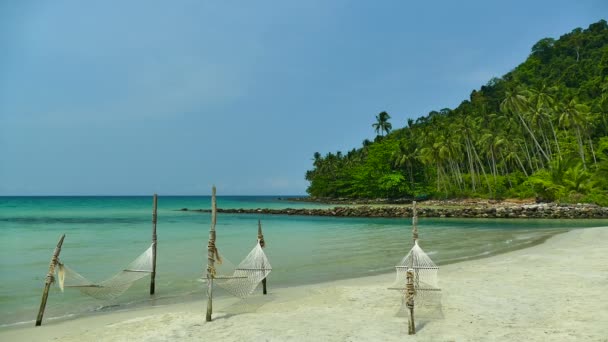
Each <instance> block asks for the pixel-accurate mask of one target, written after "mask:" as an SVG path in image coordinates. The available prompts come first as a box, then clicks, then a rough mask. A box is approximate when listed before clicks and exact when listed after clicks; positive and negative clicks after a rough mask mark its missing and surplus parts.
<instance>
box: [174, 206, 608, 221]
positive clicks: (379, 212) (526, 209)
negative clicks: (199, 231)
mask: <svg viewBox="0 0 608 342" xmlns="http://www.w3.org/2000/svg"><path fill="white" fill-rule="evenodd" d="M179 210H180V211H195V212H210V210H208V209H188V208H182V209H179ZM218 212H219V213H230V214H258V215H259V214H264V215H299V216H335V217H411V216H412V208H411V206H407V207H406V206H365V205H364V206H348V207H334V208H328V209H303V208H298V209H293V208H285V209H267V208H258V209H221V208H218ZM417 212H418V216H420V217H458V218H542V219H589V218H596V219H600V218H608V207H599V206H595V205H587V204H580V205H559V204H546V203H541V204H527V205H518V206H505V207H501V206H498V207H496V206H491V207H468V208H433V207H419V208H418V209H417Z"/></svg>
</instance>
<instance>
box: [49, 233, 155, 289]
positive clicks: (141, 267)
mask: <svg viewBox="0 0 608 342" xmlns="http://www.w3.org/2000/svg"><path fill="white" fill-rule="evenodd" d="M153 246H154V244H152V245H151V246H150V247H149V248H148V249H147V250H146V251H145V252H143V253H142V254H141V255H140V256H138V257H137V258H136V259H135V260H133V262H131V263H130V264H129V265H128V266H127V267H126V268H125V269H123V270H122V271H120V272H118V273H116V274H115V275H114V276H112V277H110V278H108V279H106V280H104V281H102V282H99V283H97V284H96V283H93V282H92V281H90V280H88V279H86V278H85V277H83V276H82V275H80V274H79V273H78V272H76V271H74V270H72V269H71V268H69V267H67V266H66V265H64V264H63V263H58V264H57V265H58V269H57V278H58V285H59V288H60V289H61V291H63V290H64V288H66V287H67V288H76V289H78V290H80V292H82V293H83V294H86V295H88V296H91V297H93V298H97V299H114V298H116V297H118V296H120V295H121V294H123V293H124V292H125V291H127V289H128V288H129V287H131V285H133V283H135V282H136V281H138V280H139V279H141V278H144V277H145V276H147V275H148V274H150V273H152V247H153Z"/></svg>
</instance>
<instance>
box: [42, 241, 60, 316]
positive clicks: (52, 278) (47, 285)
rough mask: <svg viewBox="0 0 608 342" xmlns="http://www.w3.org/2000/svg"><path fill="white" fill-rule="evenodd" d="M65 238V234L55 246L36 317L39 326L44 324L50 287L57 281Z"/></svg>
mask: <svg viewBox="0 0 608 342" xmlns="http://www.w3.org/2000/svg"><path fill="white" fill-rule="evenodd" d="M63 239H65V234H63V235H61V238H59V242H58V243H57V247H55V251H54V252H53V257H52V258H51V263H50V264H49V273H48V274H47V275H46V280H45V282H44V291H43V292H42V301H41V302H40V310H38V317H37V318H36V326H37V327H38V326H40V325H41V324H42V316H43V315H44V309H45V308H46V300H47V298H48V297H49V288H50V287H51V284H52V283H53V282H54V281H55V276H54V275H55V266H57V263H58V262H59V253H61V245H63Z"/></svg>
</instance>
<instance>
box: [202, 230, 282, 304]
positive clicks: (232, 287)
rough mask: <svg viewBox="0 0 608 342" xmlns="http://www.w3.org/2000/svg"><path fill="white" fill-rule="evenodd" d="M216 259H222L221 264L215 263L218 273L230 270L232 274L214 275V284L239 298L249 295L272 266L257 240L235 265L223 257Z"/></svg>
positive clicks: (225, 272)
mask: <svg viewBox="0 0 608 342" xmlns="http://www.w3.org/2000/svg"><path fill="white" fill-rule="evenodd" d="M218 260H222V263H221V264H216V265H217V266H216V271H217V272H218V274H219V273H224V274H229V273H230V271H231V270H232V275H229V276H226V275H214V277H213V279H214V282H215V284H217V285H218V286H219V287H221V288H222V289H224V290H226V291H227V292H228V293H230V294H231V295H233V296H235V297H239V298H246V297H248V296H250V295H251V294H252V293H253V291H254V290H255V289H256V287H257V286H258V284H259V283H260V282H261V281H262V280H264V279H265V278H266V277H267V276H268V275H269V274H270V271H272V266H270V262H269V261H268V258H267V257H266V253H264V250H263V249H262V246H261V245H260V241H259V240H258V243H257V244H256V245H255V247H253V249H252V250H251V252H249V254H247V256H246V257H245V258H244V259H243V261H241V263H240V264H238V266H236V267H234V266H233V265H232V264H231V263H230V262H229V261H228V260H227V259H226V258H224V257H222V258H218Z"/></svg>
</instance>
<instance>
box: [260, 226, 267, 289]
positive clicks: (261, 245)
mask: <svg viewBox="0 0 608 342" xmlns="http://www.w3.org/2000/svg"><path fill="white" fill-rule="evenodd" d="M258 241H260V247H262V248H264V246H266V242H264V234H263V233H262V222H261V221H260V220H258ZM264 266H265V265H262V269H263V270H265V269H264ZM262 293H263V294H267V293H268V292H267V291H266V278H264V279H262Z"/></svg>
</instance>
